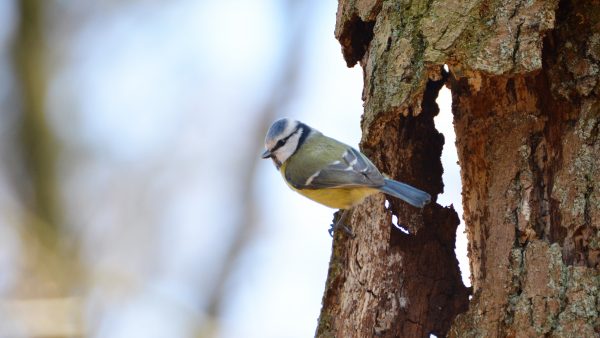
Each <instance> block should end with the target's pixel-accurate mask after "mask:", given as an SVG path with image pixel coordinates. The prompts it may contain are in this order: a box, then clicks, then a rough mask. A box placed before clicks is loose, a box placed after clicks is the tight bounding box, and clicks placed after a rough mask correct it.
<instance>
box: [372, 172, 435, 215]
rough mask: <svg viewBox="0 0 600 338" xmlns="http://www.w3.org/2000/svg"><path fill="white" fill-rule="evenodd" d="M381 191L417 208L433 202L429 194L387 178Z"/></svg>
mask: <svg viewBox="0 0 600 338" xmlns="http://www.w3.org/2000/svg"><path fill="white" fill-rule="evenodd" d="M379 190H381V191H383V192H384V193H386V194H389V195H392V196H394V197H398V198H399V199H401V200H403V201H405V202H406V203H408V204H410V205H413V206H415V207H417V208H422V207H424V206H425V205H426V204H427V203H429V201H431V195H429V194H428V193H426V192H424V191H422V190H419V189H417V188H415V187H412V186H410V185H408V184H405V183H402V182H398V181H394V180H390V179H387V178H386V179H385V184H384V185H383V186H382V187H381V188H379Z"/></svg>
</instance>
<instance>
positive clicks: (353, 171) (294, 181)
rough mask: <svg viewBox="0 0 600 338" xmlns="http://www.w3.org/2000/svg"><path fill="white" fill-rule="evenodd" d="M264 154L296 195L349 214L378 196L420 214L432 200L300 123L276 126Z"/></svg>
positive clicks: (289, 121) (279, 122) (283, 122)
mask: <svg viewBox="0 0 600 338" xmlns="http://www.w3.org/2000/svg"><path fill="white" fill-rule="evenodd" d="M265 148H266V149H267V150H266V151H265V152H264V153H263V154H262V158H265V159H267V158H271V159H272V160H273V163H274V164H275V166H276V167H277V169H279V171H280V172H281V175H282V176H283V179H284V180H285V182H286V183H287V184H288V186H289V187H290V188H291V189H292V190H294V191H296V192H298V193H300V194H302V195H304V196H306V197H308V198H310V199H312V200H313V201H316V202H319V203H321V204H323V205H326V206H328V207H331V208H335V209H344V210H348V209H350V208H352V207H354V206H356V205H357V204H360V203H361V202H362V201H363V200H364V199H365V198H367V197H368V196H370V195H373V194H375V193H378V192H383V193H386V194H388V195H391V196H394V197H397V198H399V199H401V200H403V201H405V202H407V203H408V204H411V205H413V206H415V207H418V208H422V207H424V206H425V205H426V204H427V203H429V201H430V200H431V196H430V195H429V194H428V193H426V192H424V191H422V190H419V189H417V188H414V187H412V186H410V185H408V184H405V183H402V182H398V181H394V180H391V179H388V178H386V177H384V176H383V175H382V174H381V173H380V172H379V170H378V169H377V168H376V167H375V165H374V164H373V163H372V162H371V161H370V160H369V159H368V158H367V157H366V156H365V155H363V154H362V153H361V152H359V151H358V150H356V149H354V148H352V147H350V146H348V145H346V144H344V143H342V142H339V141H337V140H335V139H332V138H330V137H327V136H325V135H323V134H322V133H321V132H319V131H318V130H316V129H314V128H311V127H309V126H308V125H306V124H304V123H302V122H299V121H295V120H292V119H288V118H282V119H279V120H277V121H275V122H274V123H273V124H272V125H271V127H270V128H269V131H268V132H267V136H266V137H265ZM344 216H345V215H342V218H344ZM338 223H339V222H338ZM336 227H337V224H336V225H335V226H334V227H333V228H334V229H335V228H336ZM330 233H331V230H330Z"/></svg>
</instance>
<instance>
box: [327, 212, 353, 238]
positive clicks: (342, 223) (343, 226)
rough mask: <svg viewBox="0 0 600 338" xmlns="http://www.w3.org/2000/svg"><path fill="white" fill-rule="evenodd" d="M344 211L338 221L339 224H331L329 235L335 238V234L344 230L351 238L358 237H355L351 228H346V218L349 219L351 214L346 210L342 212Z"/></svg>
mask: <svg viewBox="0 0 600 338" xmlns="http://www.w3.org/2000/svg"><path fill="white" fill-rule="evenodd" d="M341 211H342V215H341V216H340V218H339V219H338V220H337V222H335V223H331V228H329V230H328V232H329V235H330V236H331V237H333V232H334V231H336V230H337V229H342V230H344V232H345V233H347V234H348V235H350V237H356V236H355V235H354V233H353V232H352V230H351V229H350V228H348V227H347V226H346V224H345V223H346V218H348V215H349V214H350V210H349V209H344V210H341Z"/></svg>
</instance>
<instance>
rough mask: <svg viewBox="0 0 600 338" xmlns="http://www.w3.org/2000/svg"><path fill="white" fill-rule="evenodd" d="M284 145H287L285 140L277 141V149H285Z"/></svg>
mask: <svg viewBox="0 0 600 338" xmlns="http://www.w3.org/2000/svg"><path fill="white" fill-rule="evenodd" d="M284 144H285V140H279V141H277V144H275V149H277V148H281V147H283V145H284Z"/></svg>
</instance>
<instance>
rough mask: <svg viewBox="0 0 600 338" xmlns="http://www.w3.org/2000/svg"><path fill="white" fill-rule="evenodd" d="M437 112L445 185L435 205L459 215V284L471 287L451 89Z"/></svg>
mask: <svg viewBox="0 0 600 338" xmlns="http://www.w3.org/2000/svg"><path fill="white" fill-rule="evenodd" d="M444 70H446V71H448V65H444ZM436 103H437V104H438V107H439V109H440V112H439V114H438V115H437V116H436V117H435V118H434V123H435V128H436V129H437V130H438V131H439V132H440V133H442V134H444V140H445V142H444V149H443V150H442V159H441V160H442V166H443V168H444V173H443V175H442V180H443V182H444V193H443V194H441V195H439V196H438V199H437V202H438V203H439V204H440V205H443V206H448V205H451V204H452V205H453V206H454V210H456V212H457V213H458V216H459V219H460V225H459V226H458V228H457V229H456V249H455V251H454V252H455V254H456V258H457V259H458V263H459V266H460V271H461V275H462V280H463V283H464V284H465V286H467V287H468V286H471V280H470V275H471V271H470V266H469V258H468V257H467V235H466V234H465V222H464V220H463V217H462V215H463V207H462V182H461V177H460V166H459V165H458V153H457V151H456V134H455V132H454V124H453V115H452V95H451V93H450V89H448V87H446V86H444V87H443V88H442V89H441V90H440V92H439V94H438V97H437V99H436Z"/></svg>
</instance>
